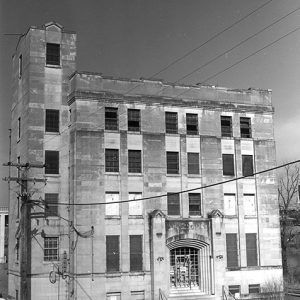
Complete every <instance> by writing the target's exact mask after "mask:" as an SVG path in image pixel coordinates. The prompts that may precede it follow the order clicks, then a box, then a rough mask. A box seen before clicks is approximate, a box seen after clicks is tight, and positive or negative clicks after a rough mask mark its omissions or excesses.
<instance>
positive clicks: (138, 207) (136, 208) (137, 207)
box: [129, 193, 143, 216]
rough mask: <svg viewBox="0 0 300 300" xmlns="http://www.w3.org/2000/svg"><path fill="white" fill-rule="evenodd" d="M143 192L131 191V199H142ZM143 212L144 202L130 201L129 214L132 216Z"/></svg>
mask: <svg viewBox="0 0 300 300" xmlns="http://www.w3.org/2000/svg"><path fill="white" fill-rule="evenodd" d="M141 198H142V194H141V193H129V200H135V199H141ZM142 214H143V202H142V201H132V202H129V215H130V216H141V215H142Z"/></svg>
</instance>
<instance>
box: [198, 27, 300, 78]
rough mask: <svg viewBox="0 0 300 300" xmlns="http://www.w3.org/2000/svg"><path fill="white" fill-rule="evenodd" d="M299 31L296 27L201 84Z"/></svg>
mask: <svg viewBox="0 0 300 300" xmlns="http://www.w3.org/2000/svg"><path fill="white" fill-rule="evenodd" d="M299 29H300V27H297V28H296V29H294V30H292V31H290V32H288V33H287V34H285V35H283V36H281V37H280V38H278V39H277V40H275V41H273V42H272V43H269V44H267V45H266V46H264V47H263V48H261V49H259V50H257V51H255V52H254V53H252V54H250V55H248V56H247V57H245V58H243V59H241V60H239V61H237V62H236V63H234V64H233V65H231V66H229V67H227V68H226V69H224V70H222V71H219V72H217V73H215V74H214V75H212V76H210V77H208V78H206V79H205V80H204V81H203V82H207V81H208V80H210V79H212V78H214V77H216V76H217V75H220V74H222V73H224V72H226V71H227V70H229V69H231V68H233V67H234V66H236V65H238V64H240V63H241V62H244V61H245V60H247V59H248V58H250V57H252V56H254V55H255V54H257V53H259V52H261V51H263V50H265V49H266V48H268V47H270V46H272V45H274V44H275V43H277V42H278V41H280V40H282V39H284V38H285V37H287V36H289V35H291V34H293V33H294V32H296V31H298V30H299Z"/></svg>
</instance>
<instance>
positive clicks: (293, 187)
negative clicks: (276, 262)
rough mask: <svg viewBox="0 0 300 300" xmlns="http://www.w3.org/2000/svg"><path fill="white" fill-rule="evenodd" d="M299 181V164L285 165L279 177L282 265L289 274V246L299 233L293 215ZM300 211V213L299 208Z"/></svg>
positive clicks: (285, 272)
mask: <svg viewBox="0 0 300 300" xmlns="http://www.w3.org/2000/svg"><path fill="white" fill-rule="evenodd" d="M299 183H300V168H299V165H297V164H295V165H288V166H285V167H284V169H283V171H282V172H281V173H280V175H279V178H278V200H279V209H280V227H281V247H282V266H283V272H284V274H288V264H287V248H288V246H289V244H290V243H291V242H292V241H293V240H294V239H295V237H296V235H297V234H299V231H298V230H295V226H296V225H297V224H296V223H295V218H293V217H292V215H293V214H292V212H295V204H296V202H297V193H298V186H299ZM298 213H300V212H299V210H298ZM294 215H295V214H294Z"/></svg>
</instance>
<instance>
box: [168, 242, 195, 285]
mask: <svg viewBox="0 0 300 300" xmlns="http://www.w3.org/2000/svg"><path fill="white" fill-rule="evenodd" d="M170 264H171V265H170V283H171V287H175V288H177V287H190V288H192V287H199V282H200V281H199V250H198V249H196V248H191V247H180V248H175V249H173V250H171V252H170Z"/></svg>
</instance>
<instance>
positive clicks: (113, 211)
mask: <svg viewBox="0 0 300 300" xmlns="http://www.w3.org/2000/svg"><path fill="white" fill-rule="evenodd" d="M118 201H120V199H119V193H105V203H110V204H106V205H105V214H106V216H119V215H120V204H119V203H114V202H118Z"/></svg>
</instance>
